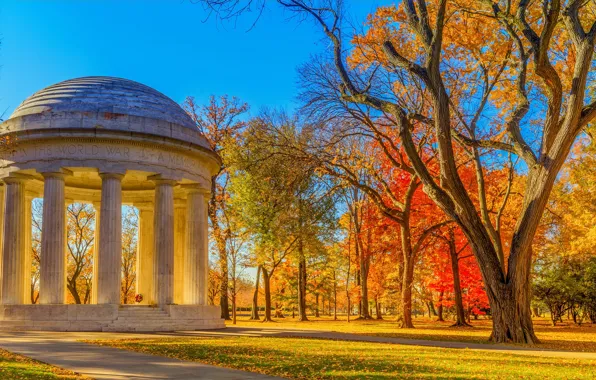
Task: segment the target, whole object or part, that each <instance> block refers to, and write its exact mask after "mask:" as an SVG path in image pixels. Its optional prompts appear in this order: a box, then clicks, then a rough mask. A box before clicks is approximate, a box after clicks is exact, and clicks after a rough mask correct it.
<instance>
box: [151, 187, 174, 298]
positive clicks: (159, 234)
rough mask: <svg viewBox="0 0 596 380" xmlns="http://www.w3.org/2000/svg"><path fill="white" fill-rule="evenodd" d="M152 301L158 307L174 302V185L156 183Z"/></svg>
mask: <svg viewBox="0 0 596 380" xmlns="http://www.w3.org/2000/svg"><path fill="white" fill-rule="evenodd" d="M154 181H155V202H154V204H155V214H154V224H153V232H154V245H153V247H154V248H153V252H154V261H153V263H154V264H153V265H154V267H153V274H154V277H153V284H154V288H153V294H154V296H153V300H154V301H155V302H156V303H157V304H158V305H169V304H172V303H173V302H174V185H175V184H176V182H175V181H172V180H167V179H155V180H154Z"/></svg>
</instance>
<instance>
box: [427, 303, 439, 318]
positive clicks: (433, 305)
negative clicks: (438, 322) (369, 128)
mask: <svg viewBox="0 0 596 380" xmlns="http://www.w3.org/2000/svg"><path fill="white" fill-rule="evenodd" d="M428 305H429V306H430V311H431V313H432V315H434V316H435V317H436V316H437V310H435V304H434V303H433V300H430V301H429V303H428Z"/></svg>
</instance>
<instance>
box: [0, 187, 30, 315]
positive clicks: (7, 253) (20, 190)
mask: <svg viewBox="0 0 596 380" xmlns="http://www.w3.org/2000/svg"><path fill="white" fill-rule="evenodd" d="M24 181H25V180H24V178H22V177H20V176H19V177H17V176H14V177H7V178H5V179H4V182H5V183H6V194H5V197H4V210H5V214H4V244H3V245H2V263H3V265H2V304H4V305H15V304H22V303H23V285H24V280H23V263H24V259H23V256H24V254H25V183H24Z"/></svg>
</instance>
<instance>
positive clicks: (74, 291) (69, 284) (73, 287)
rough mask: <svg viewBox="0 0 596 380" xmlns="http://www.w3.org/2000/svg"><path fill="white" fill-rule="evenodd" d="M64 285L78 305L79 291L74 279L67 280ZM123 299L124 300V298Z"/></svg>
mask: <svg viewBox="0 0 596 380" xmlns="http://www.w3.org/2000/svg"><path fill="white" fill-rule="evenodd" d="M66 287H67V288H68V291H69V292H70V294H71V295H72V298H74V301H75V303H76V304H77V305H79V304H80V303H81V297H80V296H79V292H78V290H77V284H76V279H75V280H74V281H67V284H66ZM124 301H126V299H125V300H124ZM125 303H126V302H125Z"/></svg>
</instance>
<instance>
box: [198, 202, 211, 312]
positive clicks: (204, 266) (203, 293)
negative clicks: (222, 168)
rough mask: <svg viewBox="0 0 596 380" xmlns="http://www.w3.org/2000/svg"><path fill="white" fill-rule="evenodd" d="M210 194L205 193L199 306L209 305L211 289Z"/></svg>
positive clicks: (202, 212)
mask: <svg viewBox="0 0 596 380" xmlns="http://www.w3.org/2000/svg"><path fill="white" fill-rule="evenodd" d="M209 194H210V193H209V192H205V193H203V203H202V205H203V210H201V215H202V216H203V224H202V226H201V239H202V245H201V252H200V254H199V271H200V277H199V305H207V291H208V287H209V212H208V211H209V198H210V197H209Z"/></svg>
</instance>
